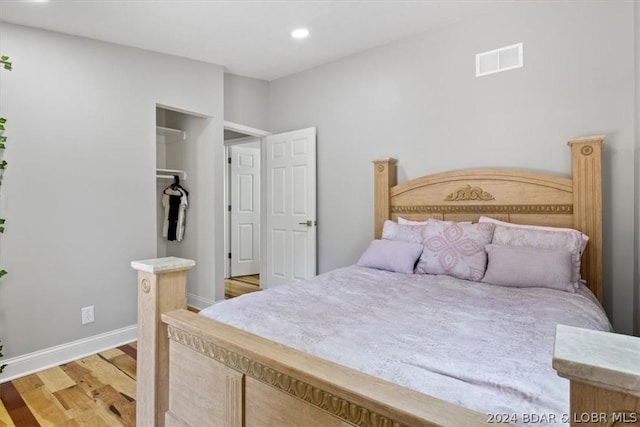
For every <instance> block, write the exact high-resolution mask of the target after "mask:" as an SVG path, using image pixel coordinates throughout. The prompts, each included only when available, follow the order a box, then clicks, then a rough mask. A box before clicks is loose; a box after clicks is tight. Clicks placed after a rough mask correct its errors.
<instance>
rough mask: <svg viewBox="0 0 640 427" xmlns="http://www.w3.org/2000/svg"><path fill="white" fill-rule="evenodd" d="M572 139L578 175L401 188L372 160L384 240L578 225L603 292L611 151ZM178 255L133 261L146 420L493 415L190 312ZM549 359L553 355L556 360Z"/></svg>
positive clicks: (386, 165) (425, 421) (312, 421)
mask: <svg viewBox="0 0 640 427" xmlns="http://www.w3.org/2000/svg"><path fill="white" fill-rule="evenodd" d="M603 139H604V137H602V136H596V137H586V138H577V139H573V140H571V141H569V145H570V147H571V152H572V171H573V173H572V178H564V177H556V176H549V175H543V174H537V173H531V172H522V171H515V170H467V171H454V172H445V173H439V174H435V175H429V176H425V177H422V178H418V179H414V180H411V181H408V182H406V183H403V184H400V185H396V166H395V164H396V161H395V160H393V159H384V160H378V161H375V162H374V177H375V178H374V181H375V236H376V238H379V237H380V234H381V231H382V225H383V223H384V221H385V220H386V219H396V218H397V217H398V216H403V217H405V218H408V219H424V218H439V219H445V220H477V219H478V217H479V216H480V215H487V216H491V217H494V218H497V219H501V220H506V221H511V222H521V223H528V224H539V225H553V226H563V227H571V228H576V229H579V230H581V231H583V232H584V233H586V234H587V235H589V237H590V241H589V244H588V246H587V249H586V253H585V255H584V256H583V264H582V273H583V277H585V278H587V281H588V283H589V287H590V288H591V289H592V291H593V292H594V294H595V295H596V296H597V297H598V298H599V299H602V286H603V283H602V195H601V150H602V142H603ZM194 265H195V263H194V262H193V261H189V260H183V259H180V258H164V259H158V260H146V261H138V262H133V263H132V266H133V267H134V268H136V269H137V270H139V273H138V389H137V425H138V426H152V425H156V426H165V425H166V426H179V427H185V426H193V427H196V426H201V425H204V424H207V425H215V426H234V427H241V426H247V427H249V426H256V427H265V426H288V425H296V426H305V427H314V426H318V427H320V426H321V427H332V426H336V427H337V426H340V427H345V426H352V425H356V426H375V427H401V426H412V427H413V426H416V427H417V426H431V425H450V426H463V425H464V426H474V425H486V424H487V422H488V415H487V414H482V413H478V412H474V411H471V410H468V409H465V408H463V407H460V406H457V405H454V404H450V403H447V402H444V401H442V400H440V399H437V398H434V397H431V396H427V395H424V394H421V393H418V392H415V391H412V390H409V389H407V388H404V387H401V386H398V385H395V384H392V383H389V382H387V381H383V380H381V379H378V378H375V377H372V376H369V375H366V374H364V373H361V372H358V371H355V370H352V369H349V368H346V367H344V366H340V365H337V364H335V363H331V362H328V361H326V360H323V359H320V358H317V357H315V356H312V355H309V354H306V353H303V352H300V351H297V350H294V349H291V348H288V347H285V346H283V345H280V344H277V343H274V342H272V341H269V340H266V339H264V338H261V337H258V336H255V335H253V334H250V333H247V332H244V331H241V330H238V329H236V328H233V327H231V326H228V325H225V324H223V323H219V322H216V321H213V320H210V319H207V318H204V317H202V316H198V315H196V314H195V313H192V312H189V311H187V310H185V309H186V288H185V286H186V273H187V270H189V269H190V268H192V267H193V266H194ZM549 363H551V360H550V361H549Z"/></svg>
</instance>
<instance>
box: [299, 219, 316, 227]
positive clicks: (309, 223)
mask: <svg viewBox="0 0 640 427" xmlns="http://www.w3.org/2000/svg"><path fill="white" fill-rule="evenodd" d="M298 224H300V225H306V226H307V227H311V226H312V225H315V224H314V221H311V220H307V221H305V222H299V223H298Z"/></svg>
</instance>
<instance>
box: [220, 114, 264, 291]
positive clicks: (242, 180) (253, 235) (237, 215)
mask: <svg viewBox="0 0 640 427" xmlns="http://www.w3.org/2000/svg"><path fill="white" fill-rule="evenodd" d="M266 135H269V132H266V131H262V130H260V129H253V128H249V127H246V126H242V125H237V124H234V123H230V122H225V126H224V144H225V150H226V158H227V162H226V169H227V170H226V173H225V177H226V180H227V182H226V185H225V203H226V205H227V215H226V220H225V249H226V250H225V252H226V253H225V255H226V258H225V298H233V297H236V296H239V295H242V294H245V293H249V292H254V291H257V290H260V272H261V265H262V262H261V256H260V254H261V243H262V242H261V232H262V229H263V227H262V221H263V215H262V209H261V207H262V204H263V200H262V187H263V186H262V170H261V169H262V168H261V165H262V137H264V136H266Z"/></svg>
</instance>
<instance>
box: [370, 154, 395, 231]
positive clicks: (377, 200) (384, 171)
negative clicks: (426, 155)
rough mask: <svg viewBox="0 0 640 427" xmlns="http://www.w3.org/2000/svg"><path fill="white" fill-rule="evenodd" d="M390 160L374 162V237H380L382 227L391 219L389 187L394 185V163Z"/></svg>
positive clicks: (393, 160)
mask: <svg viewBox="0 0 640 427" xmlns="http://www.w3.org/2000/svg"><path fill="white" fill-rule="evenodd" d="M397 162H398V161H397V160H396V159H392V158H386V159H380V160H374V161H373V164H374V169H373V179H374V189H375V190H374V194H373V204H374V210H373V212H374V217H373V221H374V237H375V238H376V239H379V238H380V237H381V236H382V226H383V224H384V222H385V220H387V219H389V218H390V217H391V187H393V186H394V185H396V163H397Z"/></svg>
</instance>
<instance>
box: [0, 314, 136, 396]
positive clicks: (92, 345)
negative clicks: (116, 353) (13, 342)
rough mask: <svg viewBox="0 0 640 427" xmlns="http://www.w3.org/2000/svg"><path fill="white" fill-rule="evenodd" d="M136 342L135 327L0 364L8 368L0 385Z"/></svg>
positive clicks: (14, 358)
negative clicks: (4, 364)
mask: <svg viewBox="0 0 640 427" xmlns="http://www.w3.org/2000/svg"><path fill="white" fill-rule="evenodd" d="M136 339H138V326H137V325H131V326H126V327H124V328H120V329H116V330H113V331H109V332H105V333H103V334H99V335H94V336H92V337H87V338H83V339H81V340H77V341H72V342H69V343H66V344H61V345H57V346H55V347H49V348H45V349H44V350H38V351H34V352H33V353H29V354H25V355H22V356H17V357H12V358H11V359H6V360H0V364H3V363H6V364H7V367H6V368H5V370H4V372H3V373H2V374H0V384H2V383H4V382H7V381H11V380H14V379H16V378H20V377H23V376H25V375H29V374H33V373H34V372H38V371H42V370H43V369H47V368H51V367H53V366H58V365H61V364H63V363H68V362H71V361H74V360H78V359H82V358H83V357H87V356H90V355H92V354H96V353H99V352H101V351H104V350H107V349H110V348H114V347H118V346H121V345H124V344H128V343H130V342H133V341H135V340H136Z"/></svg>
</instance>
